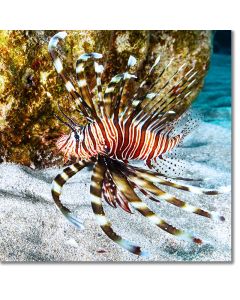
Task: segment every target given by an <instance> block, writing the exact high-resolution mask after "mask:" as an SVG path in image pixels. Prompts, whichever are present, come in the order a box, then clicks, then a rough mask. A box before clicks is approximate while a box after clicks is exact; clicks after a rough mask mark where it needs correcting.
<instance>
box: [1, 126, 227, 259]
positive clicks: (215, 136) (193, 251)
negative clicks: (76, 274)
mask: <svg viewBox="0 0 240 300" xmlns="http://www.w3.org/2000/svg"><path fill="white" fill-rule="evenodd" d="M194 143H195V147H192V146H191V145H194ZM230 143H231V141H230V131H229V130H227V129H223V128H222V127H219V126H215V125H210V124H206V123H203V124H202V125H201V126H200V127H199V129H198V130H196V131H195V133H194V134H193V135H192V136H191V137H189V138H188V140H187V141H186V142H185V143H184V147H183V148H182V149H181V152H182V153H183V157H184V159H185V161H186V164H187V165H188V166H189V168H190V169H191V172H192V173H193V174H194V175H195V177H197V178H199V177H200V178H205V181H204V182H202V183H201V184H202V186H204V187H210V188H215V187H220V186H228V185H229V184H230V182H231V153H230V152H231V146H230ZM60 171H61V170H60V169H47V170H32V169H30V168H27V167H23V166H20V165H14V164H8V163H2V164H0V236H1V240H0V260H1V261H24V262H26V261H28V262H29V261H39V262H46V261H50V262H53V261H144V260H146V261H190V262H192V261H230V260H231V194H230V192H229V193H225V194H221V195H219V196H200V195H195V194H189V193H187V192H183V191H176V190H175V189H172V190H171V189H170V188H169V189H168V190H169V191H171V193H172V194H175V195H176V196H178V197H179V198H180V199H182V200H186V201H188V202H189V203H191V204H193V205H196V206H200V207H201V208H205V209H208V210H213V211H218V212H219V213H221V214H222V215H224V217H225V218H226V221H225V222H223V223H222V222H218V221H216V222H215V221H211V220H208V219H206V218H203V217H201V216H197V215H195V214H190V213H187V212H183V211H182V210H180V209H179V208H176V207H174V206H172V205H170V204H164V203H161V204H155V203H151V202H150V201H149V200H147V202H148V204H149V205H150V206H151V207H152V208H153V209H154V210H155V211H156V212H158V213H159V215H161V217H163V218H165V219H166V220H168V221H169V222H170V223H171V224H172V225H175V226H177V227H179V228H182V229H187V230H190V231H193V232H195V233H197V234H198V236H199V237H201V238H203V239H204V240H206V241H208V243H206V244H204V245H202V246H197V245H193V244H190V243H188V242H184V241H179V240H177V239H176V238H175V237H172V236H171V235H169V234H168V233H165V232H164V231H162V230H160V229H159V228H157V227H156V226H155V227H154V226H153V225H152V224H150V223H149V222H148V221H147V220H146V219H145V218H144V217H142V216H141V215H140V214H139V213H137V212H136V213H135V214H134V215H130V214H127V213H125V212H123V211H122V210H121V209H120V208H118V209H113V208H111V207H109V206H107V205H105V208H106V212H107V213H108V216H109V218H110V220H111V221H112V223H113V228H114V229H115V230H116V231H117V232H118V233H119V234H120V235H122V236H123V237H125V238H127V239H129V240H131V241H133V242H135V243H137V244H139V245H141V246H142V248H144V249H146V250H148V251H149V252H150V257H149V258H139V257H137V256H135V255H133V254H130V253H128V252H127V251H125V250H123V249H122V248H120V247H119V246H118V245H116V244H115V243H113V242H112V241H111V240H110V239H109V238H108V237H107V236H105V234H104V233H103V232H102V231H101V229H100V228H99V227H98V225H97V224H96V221H95V217H94V214H93V213H92V210H91V204H90V193H89V187H90V176H91V172H90V170H87V169H85V170H83V171H81V172H80V173H78V174H77V175H76V176H74V177H73V178H72V179H70V181H69V182H68V183H67V184H66V185H65V187H64V189H63V195H62V199H63V202H64V203H66V204H67V205H68V207H70V208H71V209H73V210H75V212H76V214H77V215H78V216H79V217H80V218H82V220H83V221H84V225H85V229H84V230H82V231H79V230H77V229H75V228H74V227H73V226H72V225H71V224H69V223H68V222H67V221H66V219H65V218H64V217H63V216H62V215H61V213H60V212H59V211H58V210H57V209H56V207H55V205H54V202H53V200H52V198H51V182H52V180H53V179H54V177H55V176H56V175H57V174H58V173H59V172H60Z"/></svg>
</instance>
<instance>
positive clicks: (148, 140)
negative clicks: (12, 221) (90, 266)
mask: <svg viewBox="0 0 240 300" xmlns="http://www.w3.org/2000/svg"><path fill="white" fill-rule="evenodd" d="M65 37H66V33H65V32H60V33H58V34H56V35H54V36H53V37H52V38H51V40H50V42H49V52H50V54H51V56H52V59H53V63H54V66H55V68H56V70H57V72H58V73H59V75H60V76H61V77H62V79H63V81H64V84H65V86H66V89H67V90H68V92H69V93H70V95H71V97H72V98H73V99H74V101H75V103H76V106H77V109H78V110H79V112H80V113H81V114H82V115H83V116H84V117H85V118H86V119H87V120H88V121H89V123H88V124H87V125H86V126H85V127H83V128H82V129H81V133H79V132H77V131H76V123H75V122H74V121H73V120H72V119H71V118H70V117H68V116H67V115H66V114H65V113H63V112H62V110H61V109H60V111H61V113H62V114H63V116H64V117H65V119H66V120H67V121H63V120H62V119H61V118H60V117H58V116H57V117H58V119H59V120H60V121H61V122H63V123H64V124H65V125H67V126H68V127H69V128H70V129H71V131H72V133H71V134H70V135H64V136H62V137H61V138H60V139H59V140H58V143H57V147H58V148H59V149H60V150H62V151H63V152H64V153H65V157H66V158H69V157H70V156H75V157H77V158H78V160H79V161H78V162H76V163H75V164H73V165H71V166H69V167H67V168H65V169H64V170H63V171H62V173H60V174H59V175H57V176H56V178H55V179H54V180H53V184H52V196H53V199H54V201H55V204H56V205H57V207H58V208H59V210H60V211H61V212H62V213H63V215H64V216H65V217H66V218H67V219H68V221H70V222H71V223H72V224H73V225H75V226H76V227H77V228H83V223H82V221H81V220H79V219H78V218H77V217H76V216H74V214H73V213H72V212H71V211H70V210H69V209H68V208H67V207H66V206H64V205H63V204H62V202H61V200H60V195H61V192H62V188H63V186H64V184H65V183H66V182H67V181H68V180H69V179H70V178H71V177H72V176H74V175H75V174H77V173H78V172H80V171H81V170H82V169H83V168H85V167H86V166H88V165H90V164H94V167H93V173H92V178H91V187H90V193H91V205H92V209H93V212H94V214H95V216H96V219H97V222H98V224H99V225H100V227H101V228H102V230H103V231H104V232H105V234H106V235H107V236H108V237H109V238H110V239H111V240H113V241H114V242H115V243H117V244H118V245H119V246H121V247H123V248H124V249H126V250H128V251H129V252H131V253H133V254H136V255H141V256H147V255H148V253H147V252H146V251H144V250H142V249H141V247H140V246H138V245H135V244H134V243H132V242H130V241H128V240H126V239H124V238H122V237H121V236H120V235H118V234H117V233H115V232H114V230H113V229H112V226H111V223H110V221H109V220H108V218H107V216H106V214H105V211H104V208H103V200H105V202H106V203H107V204H109V205H110V206H112V207H114V208H116V207H120V208H121V209H123V210H124V211H126V212H128V213H133V212H134V211H138V212H139V213H140V214H141V215H143V216H144V217H146V218H147V219H148V220H149V221H150V222H151V223H153V224H154V225H156V226H157V227H159V228H160V229H162V230H163V231H165V232H167V233H168V234H170V235H172V236H175V237H177V238H179V239H182V240H186V241H189V242H193V243H195V244H202V243H203V240H202V239H201V238H199V237H198V236H197V235H196V234H194V233H189V232H187V231H184V230H182V229H178V228H176V227H175V226H173V225H171V224H169V223H168V222H167V221H166V220H164V219H163V218H161V216H159V215H157V214H156V213H154V212H153V211H152V210H151V209H150V208H149V207H148V205H147V204H146V203H145V202H144V201H143V200H144V198H146V197H147V198H148V199H150V200H152V201H154V202H157V203H158V202H167V203H168V204H170V205H174V206H176V207H178V208H179V209H181V210H182V211H186V212H188V213H194V214H197V215H199V216H202V217H205V218H208V219H213V220H220V221H224V217H223V216H220V215H219V214H218V213H216V212H209V211H206V210H204V209H202V208H198V207H195V206H192V205H190V204H187V203H186V202H184V201H182V200H180V199H178V198H176V197H175V196H174V195H171V194H170V193H168V192H166V191H164V190H163V189H162V188H164V187H166V186H167V187H172V188H175V189H179V190H183V191H185V192H192V193H197V194H205V195H217V194H218V193H219V192H218V191H212V190H205V189H201V188H198V187H195V186H190V185H184V184H180V183H178V181H179V180H181V181H182V180H185V181H191V180H193V179H189V178H183V177H176V176H170V175H168V174H167V173H166V172H161V170H163V171H164V170H165V169H164V167H163V165H164V164H167V165H168V166H169V165H171V164H172V163H171V162H169V160H168V158H164V157H163V154H166V155H167V154H168V153H169V152H170V151H171V150H172V149H174V148H175V147H177V145H178V144H179V143H180V142H181V141H182V140H183V138H184V137H185V136H186V135H187V134H188V133H189V132H190V130H191V129H192V128H193V127H194V124H195V123H194V120H192V119H191V118H190V119H188V120H187V122H186V123H185V124H184V126H183V128H180V129H179V126H178V125H179V123H181V120H182V118H183V115H184V114H183V113H180V112H179V111H178V110H177V107H178V106H179V105H181V104H182V103H183V102H184V101H186V102H187V100H188V97H189V95H190V94H191V91H192V89H193V88H196V86H197V85H198V84H199V82H201V79H202V78H200V79H199V80H197V79H196V78H195V75H196V74H197V71H195V70H194V68H190V69H189V68H188V67H185V64H183V65H182V66H181V67H180V68H179V69H177V70H176V72H175V73H174V74H173V75H172V76H171V77H170V78H169V79H168V80H167V81H166V82H165V83H164V84H163V86H162V88H161V89H160V91H159V92H152V90H151V89H152V88H154V86H155V85H154V84H152V85H151V86H150V88H151V89H150V90H149V91H148V92H147V93H145V95H144V96H141V97H140V94H142V93H143V91H144V88H146V85H147V84H148V82H149V78H150V77H151V76H152V74H153V72H154V71H155V69H156V68H157V67H159V63H160V56H158V57H157V58H156V60H155V62H154V64H153V66H152V68H151V69H150V70H149V73H148V75H147V77H146V78H145V79H144V80H143V81H142V82H141V83H140V84H139V88H138V89H137V90H136V93H135V95H134V96H133V98H131V99H127V101H123V98H124V97H123V96H125V95H124V88H125V85H126V83H127V82H128V81H130V80H133V79H136V76H135V75H133V74H130V73H129V70H130V69H131V67H132V66H134V65H135V64H136V59H135V57H133V56H130V57H129V60H128V63H127V68H126V70H125V71H124V73H122V74H118V75H116V76H114V77H113V78H112V79H111V81H110V83H109V85H108V87H107V88H106V89H105V92H104V93H103V89H102V84H101V77H102V73H103V70H104V68H103V66H102V65H101V64H99V63H98V62H97V61H98V60H99V59H101V58H102V55H101V54H99V53H85V54H83V55H81V56H80V57H79V59H78V60H77V63H76V75H77V83H78V86H79V92H77V90H76V89H75V87H74V85H73V83H72V82H71V81H70V79H69V78H68V77H67V75H66V74H65V73H64V71H63V65H62V62H61V60H60V58H59V56H58V53H57V46H58V42H59V40H63V39H64V38H65ZM87 61H90V62H92V64H93V68H94V70H95V74H96V87H95V90H96V91H97V97H94V96H93V95H92V92H90V89H89V87H88V85H87V80H86V74H85V67H84V66H85V63H86V62H87ZM170 64H171V62H170V63H169V64H167V65H166V66H164V67H163V69H162V71H161V72H160V75H159V77H158V80H159V78H160V77H161V76H162V75H163V74H164V73H165V71H166V70H167V69H168V68H169V66H170ZM177 74H178V75H179V74H182V76H181V78H180V80H178V82H177V83H176V82H174V80H173V79H175V76H176V75H177ZM96 99H97V100H96ZM131 160H142V161H144V162H145V163H146V164H147V166H148V167H149V168H150V169H153V170H150V169H149V170H148V169H145V168H144V169H143V168H142V167H137V166H133V165H131V164H130V163H129V161H131ZM176 167H177V166H176Z"/></svg>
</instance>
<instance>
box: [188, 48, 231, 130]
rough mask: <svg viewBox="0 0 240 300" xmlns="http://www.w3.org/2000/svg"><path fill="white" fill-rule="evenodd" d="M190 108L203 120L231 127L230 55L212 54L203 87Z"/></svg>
mask: <svg viewBox="0 0 240 300" xmlns="http://www.w3.org/2000/svg"><path fill="white" fill-rule="evenodd" d="M192 109H193V110H195V111H197V112H198V113H200V114H201V115H202V118H203V121H205V122H210V123H213V124H216V125H219V126H222V127H225V128H228V129H231V55H229V54H223V53H213V54H212V58H211V63H210V68H209V71H208V74H207V76H206V78H205V84H204V87H203V89H202V91H201V93H200V94H199V96H198V98H197V99H196V100H195V102H194V104H193V105H192Z"/></svg>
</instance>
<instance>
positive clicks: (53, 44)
mask: <svg viewBox="0 0 240 300" xmlns="http://www.w3.org/2000/svg"><path fill="white" fill-rule="evenodd" d="M66 36H67V33H66V32H59V33H57V34H55V35H54V36H53V37H52V38H51V39H50V41H49V44H48V51H49V52H50V54H51V56H52V59H53V64H54V66H55V69H56V71H57V73H58V74H59V75H60V76H61V78H62V79H63V81H64V83H65V87H66V89H67V91H68V92H69V93H70V94H71V96H72V97H73V99H74V100H75V103H76V104H77V106H78V107H79V109H80V111H81V113H83V114H84V116H85V117H88V118H90V115H89V112H88V111H87V110H89V108H90V107H89V106H88V104H87V103H86V102H85V101H84V100H83V99H82V98H81V97H80V95H79V94H78V93H77V91H76V90H75V88H74V85H73V83H72V82H71V80H70V79H69V78H68V77H67V75H66V74H65V73H64V71H63V65H62V62H61V59H60V58H59V56H58V53H57V51H56V49H57V45H58V42H59V40H64V39H65V38H66Z"/></svg>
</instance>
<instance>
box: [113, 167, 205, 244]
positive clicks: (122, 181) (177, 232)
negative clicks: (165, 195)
mask: <svg viewBox="0 0 240 300" xmlns="http://www.w3.org/2000/svg"><path fill="white" fill-rule="evenodd" d="M111 173H112V176H113V180H114V182H115V184H116V186H117V187H118V189H119V190H120V191H121V192H122V193H123V194H124V195H125V197H126V198H127V200H128V201H129V202H130V203H131V205H132V206H133V207H134V208H135V209H136V210H137V211H139V212H140V213H141V214H142V215H143V216H144V217H146V218H148V219H149V221H150V222H152V223H153V224H154V225H156V226H158V227H159V228H161V229H162V230H164V231H166V232H168V233H170V234H171V235H174V236H176V237H178V238H180V239H182V240H187V241H191V242H194V243H196V244H202V242H203V241H202V240H201V239H200V238H197V237H195V236H194V235H192V234H190V233H188V232H185V231H183V230H181V229H178V228H176V227H174V226H172V225H170V224H168V223H167V222H166V221H165V220H163V219H162V218H160V217H159V216H158V215H156V214H155V213H154V212H153V211H151V209H150V208H149V207H148V206H147V204H145V203H144V202H142V200H141V199H140V198H139V197H138V196H137V194H136V193H135V192H134V190H133V186H131V184H130V183H129V181H128V180H127V178H126V177H125V176H124V175H123V174H121V173H119V172H118V171H117V170H113V168H112V169H111Z"/></svg>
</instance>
